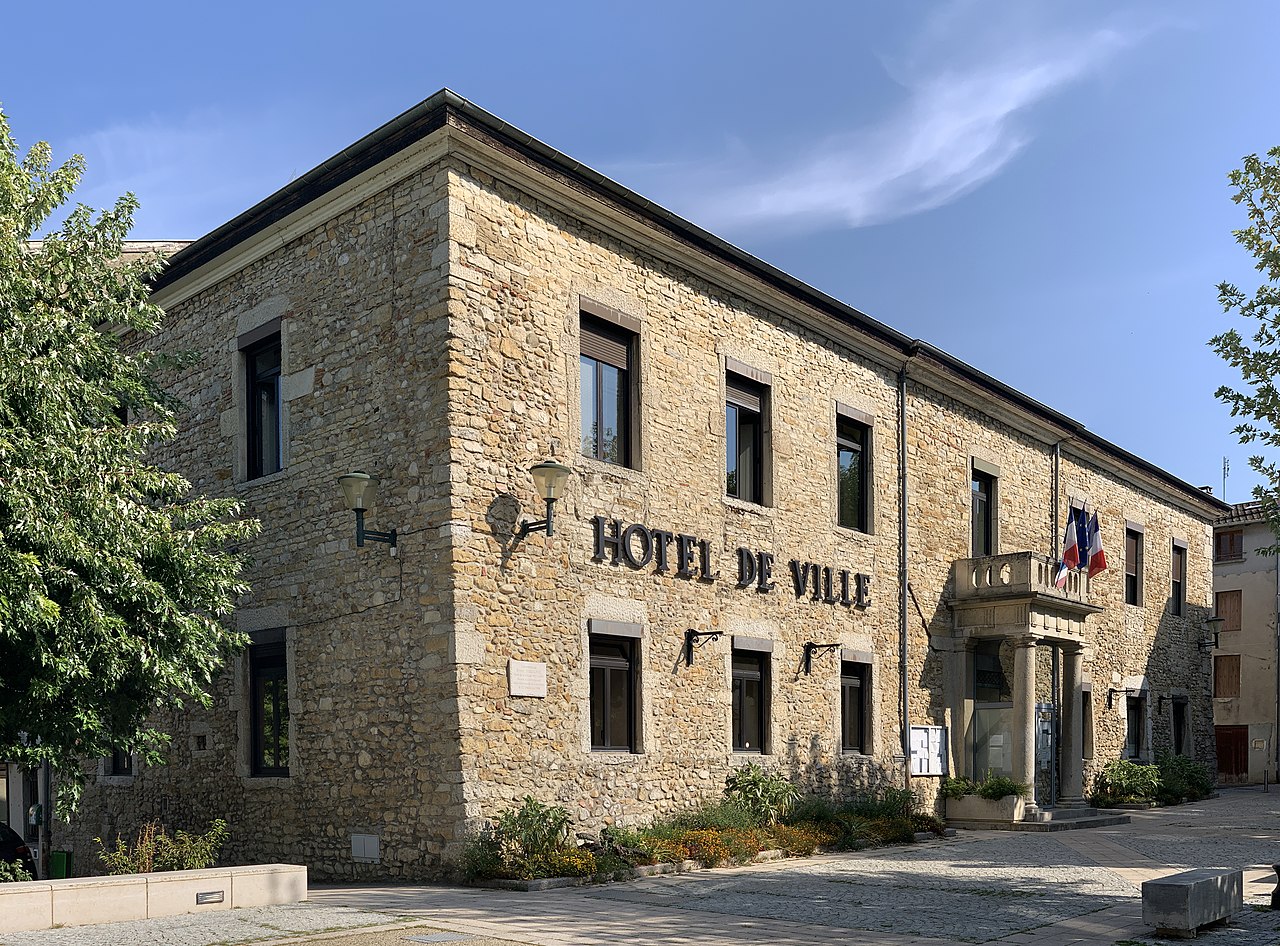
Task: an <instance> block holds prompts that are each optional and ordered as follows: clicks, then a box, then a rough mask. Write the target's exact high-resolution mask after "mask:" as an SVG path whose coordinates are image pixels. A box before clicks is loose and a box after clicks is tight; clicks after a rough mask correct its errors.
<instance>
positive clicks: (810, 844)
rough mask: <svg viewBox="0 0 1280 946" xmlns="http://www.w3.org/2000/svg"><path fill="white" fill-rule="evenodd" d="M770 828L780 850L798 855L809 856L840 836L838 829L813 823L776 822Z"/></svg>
mask: <svg viewBox="0 0 1280 946" xmlns="http://www.w3.org/2000/svg"><path fill="white" fill-rule="evenodd" d="M769 830H770V833H771V834H772V835H773V841H774V844H776V845H777V847H778V849H779V850H781V851H785V852H786V853H788V854H794V855H796V856H798V857H805V856H808V855H810V854H812V853H813V852H814V851H816V850H817V849H818V848H820V847H828V846H829V845H831V844H832V843H833V842H834V841H835V840H836V838H838V837H839V833H838V829H836V831H833V830H832V828H831V827H829V826H826V825H818V824H813V823H808V824H806V823H801V824H796V825H786V824H776V825H774V826H773V827H772V828H770V829H769Z"/></svg>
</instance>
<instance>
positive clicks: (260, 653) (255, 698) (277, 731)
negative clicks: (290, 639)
mask: <svg viewBox="0 0 1280 946" xmlns="http://www.w3.org/2000/svg"><path fill="white" fill-rule="evenodd" d="M254 639H255V643H253V644H251V645H250V647H249V680H250V687H249V692H250V694H251V697H250V699H251V701H252V702H251V703H250V707H249V710H250V725H251V727H252V739H251V752H252V753H253V755H252V758H251V760H250V761H251V764H250V770H251V771H252V772H253V774H254V775H288V774H289V671H288V664H287V662H286V660H285V651H284V632H283V631H275V632H269V633H266V634H262V635H257V634H255V635H254ZM259 640H261V642H257V641H259Z"/></svg>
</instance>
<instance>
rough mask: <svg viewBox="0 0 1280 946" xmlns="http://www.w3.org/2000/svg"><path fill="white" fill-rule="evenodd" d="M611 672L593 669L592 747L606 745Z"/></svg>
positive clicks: (599, 668) (597, 668)
mask: <svg viewBox="0 0 1280 946" xmlns="http://www.w3.org/2000/svg"><path fill="white" fill-rule="evenodd" d="M608 674H609V672H608V671H607V670H605V669H604V668H603V667H592V668H591V745H593V746H603V745H605V723H606V722H607V721H608V718H609V714H608V702H607V701H608V696H609V676H608Z"/></svg>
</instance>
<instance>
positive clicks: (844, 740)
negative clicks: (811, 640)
mask: <svg viewBox="0 0 1280 946" xmlns="http://www.w3.org/2000/svg"><path fill="white" fill-rule="evenodd" d="M852 692H856V696H855V697H854V701H855V703H856V705H857V708H858V720H857V723H858V726H857V729H858V732H857V734H856V738H855V739H853V740H850V738H849V735H850V728H851V727H850V725H849V715H848V708H849V704H850V700H849V695H850V693H852ZM870 710H871V665H870V664H868V663H864V662H862V661H858V660H841V661H840V751H841V752H842V753H843V754H845V755H870V754H871V720H870V718H869V717H870Z"/></svg>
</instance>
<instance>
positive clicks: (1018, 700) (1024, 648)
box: [1013, 637, 1036, 811]
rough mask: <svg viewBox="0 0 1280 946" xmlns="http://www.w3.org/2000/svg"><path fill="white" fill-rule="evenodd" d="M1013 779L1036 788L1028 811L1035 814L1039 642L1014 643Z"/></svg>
mask: <svg viewBox="0 0 1280 946" xmlns="http://www.w3.org/2000/svg"><path fill="white" fill-rule="evenodd" d="M1013 647H1014V650H1013V777H1014V778H1015V779H1016V780H1017V781H1019V782H1025V783H1026V784H1028V785H1030V786H1031V788H1032V798H1031V800H1030V802H1029V803H1028V804H1027V810H1028V811H1034V810H1035V808H1036V805H1035V797H1034V795H1035V784H1036V639H1035V638H1034V637H1019V638H1017V639H1015V640H1014V642H1013Z"/></svg>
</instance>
